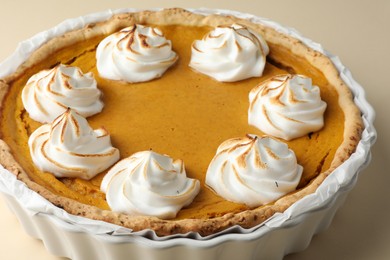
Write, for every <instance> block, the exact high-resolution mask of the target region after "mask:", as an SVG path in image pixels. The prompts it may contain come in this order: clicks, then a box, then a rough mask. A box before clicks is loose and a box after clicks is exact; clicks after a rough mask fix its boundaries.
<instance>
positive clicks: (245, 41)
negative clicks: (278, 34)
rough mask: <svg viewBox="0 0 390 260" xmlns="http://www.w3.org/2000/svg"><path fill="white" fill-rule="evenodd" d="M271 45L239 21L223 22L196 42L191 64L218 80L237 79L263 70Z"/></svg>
mask: <svg viewBox="0 0 390 260" xmlns="http://www.w3.org/2000/svg"><path fill="white" fill-rule="evenodd" d="M268 52H269V48H268V45H267V43H266V41H265V40H264V39H263V37H262V36H261V35H260V34H259V33H257V32H254V31H252V30H250V29H249V28H246V27H244V26H242V25H239V24H233V25H231V26H219V27H216V28H215V29H214V30H212V31H211V32H209V33H208V34H207V35H206V36H205V37H204V38H203V39H202V40H197V41H195V42H194V43H193V44H192V55H191V61H190V64H189V66H190V67H192V68H194V69H195V70H197V71H199V72H201V73H203V74H206V75H208V76H210V77H212V78H214V79H216V80H218V81H225V82H233V81H238V80H243V79H246V78H250V77H260V76H261V75H262V74H263V70H264V66H265V63H266V56H267V54H268Z"/></svg>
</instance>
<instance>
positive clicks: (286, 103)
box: [248, 74, 326, 140]
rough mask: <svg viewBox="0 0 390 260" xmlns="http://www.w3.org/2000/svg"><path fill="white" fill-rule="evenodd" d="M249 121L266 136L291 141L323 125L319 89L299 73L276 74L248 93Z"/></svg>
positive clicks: (324, 105) (324, 106)
mask: <svg viewBox="0 0 390 260" xmlns="http://www.w3.org/2000/svg"><path fill="white" fill-rule="evenodd" d="M249 102H250V106H249V110H248V122H249V124H250V125H253V126H255V127H257V128H258V129H260V130H261V131H263V132H264V133H265V134H267V135H272V136H275V137H279V138H283V139H285V140H291V139H294V138H297V137H301V136H304V135H306V134H308V133H310V132H315V131H318V130H320V129H321V128H322V127H323V126H324V116H323V115H324V111H325V109H326V103H325V102H324V101H322V100H321V96H320V89H319V87H318V86H313V85H312V80H311V79H310V78H308V77H305V76H302V75H290V74H288V75H278V76H274V77H272V78H271V79H269V80H267V81H266V82H264V83H263V84H261V85H259V86H257V87H255V88H254V89H252V90H251V92H250V93H249Z"/></svg>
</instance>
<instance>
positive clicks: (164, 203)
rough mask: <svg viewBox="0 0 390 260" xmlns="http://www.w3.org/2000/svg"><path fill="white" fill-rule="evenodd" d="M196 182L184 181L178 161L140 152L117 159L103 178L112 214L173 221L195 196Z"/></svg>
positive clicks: (182, 168) (184, 175) (184, 173)
mask: <svg viewBox="0 0 390 260" xmlns="http://www.w3.org/2000/svg"><path fill="white" fill-rule="evenodd" d="M199 189H200V184H199V181H198V180H195V179H191V178H187V177H186V172H185V169H184V164H183V162H182V161H181V160H175V161H173V159H172V158H170V157H169V156H167V155H161V154H158V153H155V152H152V151H143V152H138V153H135V154H133V155H132V156H130V157H128V158H126V159H123V160H121V161H120V162H118V163H117V164H116V165H115V166H114V167H112V168H111V169H110V170H109V172H108V173H107V174H106V176H105V177H104V178H103V181H102V184H101V190H102V191H103V192H105V193H106V199H107V203H108V205H109V206H110V207H111V209H112V210H113V211H116V212H121V213H127V214H130V215H147V216H155V217H159V218H162V219H170V218H174V217H175V216H176V214H177V212H178V211H179V210H180V209H181V208H182V207H184V206H187V205H189V204H190V203H191V202H192V201H193V199H194V198H195V196H196V195H197V194H198V193H199Z"/></svg>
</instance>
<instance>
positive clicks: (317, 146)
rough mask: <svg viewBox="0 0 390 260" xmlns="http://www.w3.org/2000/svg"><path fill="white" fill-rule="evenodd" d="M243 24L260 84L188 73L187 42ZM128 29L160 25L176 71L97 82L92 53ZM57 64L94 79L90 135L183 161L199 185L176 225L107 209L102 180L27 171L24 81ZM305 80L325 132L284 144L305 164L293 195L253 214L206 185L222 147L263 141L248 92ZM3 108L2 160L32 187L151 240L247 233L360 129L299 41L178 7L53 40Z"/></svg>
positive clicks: (314, 182) (333, 77)
mask: <svg viewBox="0 0 390 260" xmlns="http://www.w3.org/2000/svg"><path fill="white" fill-rule="evenodd" d="M234 22H237V23H241V24H244V25H246V26H248V27H251V28H252V29H254V30H256V31H258V32H260V33H261V34H262V35H263V36H264V37H265V39H266V40H267V43H268V45H269V47H270V54H269V55H268V57H267V64H266V67H265V70H264V73H263V76H262V77H259V78H250V79H247V80H242V81H239V82H234V83H221V82H217V81H215V80H213V79H211V78H209V77H207V76H205V75H202V74H200V73H197V72H195V71H194V70H192V69H191V68H190V67H189V66H188V63H189V60H190V55H191V44H192V42H193V41H194V40H196V39H201V38H202V37H203V35H205V34H206V33H207V32H209V31H210V30H211V29H212V28H213V27H214V26H217V25H226V24H232V23H234ZM134 23H141V24H146V25H151V26H156V27H158V28H159V29H160V30H161V31H163V33H164V35H165V37H166V38H167V39H169V40H171V41H172V46H173V50H174V51H175V52H176V53H177V54H178V56H179V60H178V61H177V63H176V64H175V65H174V66H173V67H171V68H170V69H168V71H167V72H166V73H165V74H163V75H162V77H161V78H158V79H155V80H152V81H149V82H144V83H132V84H131V83H124V82H119V81H112V80H106V79H103V78H101V77H99V73H98V72H97V70H96V59H95V52H96V47H97V45H98V43H99V42H100V41H101V40H102V39H103V38H104V37H105V36H107V35H109V34H110V33H113V32H116V31H118V30H120V29H122V28H124V27H126V26H130V25H132V24H134ZM59 63H64V64H68V65H72V66H77V67H79V68H81V70H82V71H83V72H84V73H86V72H89V71H91V72H93V74H94V76H95V78H96V80H97V83H98V88H99V89H100V90H101V91H102V92H103V102H104V104H105V105H104V109H103V111H102V112H101V113H99V114H97V115H94V116H92V117H89V118H87V120H88V122H89V124H90V125H91V126H92V127H93V128H98V127H101V126H103V127H104V128H105V129H107V130H108V132H109V133H110V135H111V141H112V144H113V146H114V147H117V148H118V149H119V150H120V153H121V158H126V157H128V156H130V155H131V154H133V153H135V152H138V151H144V150H150V149H151V150H153V151H156V152H158V153H162V154H168V155H169V156H171V157H172V158H180V159H182V160H183V161H184V163H185V167H186V172H187V176H188V177H190V178H196V179H198V180H200V182H201V191H200V193H199V194H198V196H197V197H196V198H195V200H194V202H193V203H192V204H191V205H190V206H188V207H186V208H183V209H182V210H181V211H180V212H179V214H178V216H177V218H176V219H173V220H161V219H158V218H154V217H144V216H128V215H124V214H117V213H115V212H112V211H110V210H109V207H108V205H107V203H106V201H105V195H104V193H102V192H101V191H100V189H99V187H100V183H101V180H102V178H103V176H104V174H105V172H103V173H101V174H99V175H98V176H96V177H95V178H93V179H92V180H90V181H85V180H81V179H77V178H76V179H73V178H61V179H57V178H55V177H54V176H53V175H52V174H50V173H45V172H41V171H39V170H38V169H37V168H36V167H35V166H34V165H33V163H32V160H31V157H30V154H29V149H28V145H27V140H28V137H29V135H30V134H31V133H32V131H34V130H35V129H36V128H38V127H39V126H40V125H41V124H40V123H38V122H35V121H34V120H32V119H30V118H29V115H28V113H27V112H26V111H25V109H24V107H23V104H22V102H21V97H20V96H21V91H22V89H23V87H24V85H25V83H26V82H27V80H28V79H29V77H30V76H32V75H33V74H35V73H37V72H39V71H40V70H42V69H48V68H52V67H53V66H55V65H56V64H59ZM286 73H296V74H303V75H306V76H308V77H311V78H312V79H313V84H315V85H317V86H319V87H320V89H321V98H322V99H323V100H324V101H325V102H326V103H327V110H326V112H325V115H324V118H325V126H324V128H323V129H321V130H320V131H318V132H315V133H312V134H309V135H307V136H303V137H301V138H297V139H294V140H292V141H288V142H286V143H287V144H288V145H289V147H290V149H292V150H293V151H294V152H295V154H296V156H297V159H298V163H299V164H300V165H302V166H303V168H304V171H303V177H302V179H301V181H300V184H299V186H298V189H297V191H296V192H293V193H291V194H289V195H287V196H284V197H283V198H281V199H279V200H277V201H276V202H275V203H271V204H268V205H265V206H261V207H259V208H255V209H250V208H248V207H246V206H245V205H242V204H236V203H232V202H229V201H226V200H225V199H223V198H222V197H219V196H218V195H216V194H215V193H214V192H213V191H212V190H211V189H209V188H208V187H207V186H206V185H205V184H204V179H205V173H206V170H207V167H208V165H209V163H210V161H211V159H212V158H213V156H214V154H215V152H216V149H217V147H218V146H219V144H221V143H222V142H223V141H225V140H227V139H230V138H235V137H242V136H245V135H246V134H256V135H259V136H262V135H263V133H262V132H260V131H259V130H258V129H256V128H254V127H251V126H249V125H248V122H247V111H248V107H249V101H248V93H249V91H250V90H251V89H252V88H254V87H255V86H257V85H259V84H261V83H262V82H264V81H265V80H267V79H268V78H270V77H271V76H274V75H278V74H286ZM0 82H1V83H0V87H1V89H0V91H1V93H2V95H1V96H2V97H3V96H4V98H3V102H2V110H1V123H0V134H1V139H2V140H3V141H4V142H1V144H0V145H1V148H2V155H1V157H0V161H1V163H2V164H4V166H5V167H6V168H7V169H8V170H10V171H11V172H13V173H14V174H16V175H17V176H18V178H19V179H20V180H22V181H24V182H25V183H26V184H27V185H28V186H29V187H30V188H31V189H33V190H35V191H37V192H39V193H40V194H42V195H43V196H44V197H45V198H47V199H48V200H49V201H51V202H52V203H54V204H55V205H57V206H59V207H62V208H64V209H65V210H67V211H68V212H70V213H72V214H76V215H83V216H86V217H89V218H92V219H99V220H104V221H108V222H111V223H115V224H119V225H123V226H126V227H129V228H132V229H133V230H142V229H145V228H150V229H153V230H155V231H156V233H157V234H158V235H167V234H174V233H185V232H188V231H196V232H199V233H200V234H202V235H208V234H212V233H215V232H218V231H220V230H223V229H225V228H227V227H229V226H232V225H235V224H239V225H241V226H243V227H252V226H254V225H256V224H258V223H261V222H262V221H264V220H265V219H267V218H268V217H270V216H272V215H273V214H274V213H275V212H281V211H283V210H285V209H286V208H288V207H289V206H290V205H291V204H292V203H293V202H295V201H296V200H298V199H300V198H302V197H303V196H304V195H306V194H309V193H312V192H313V191H315V189H316V187H318V185H319V184H320V183H321V182H322V181H323V179H324V178H325V177H326V176H327V175H328V174H330V173H331V172H332V170H333V169H334V168H336V167H337V166H338V165H339V164H340V163H341V162H342V161H344V160H345V159H347V158H348V157H349V155H350V154H351V153H352V152H353V151H354V149H355V146H356V144H357V142H358V140H359V136H360V131H361V128H362V124H361V121H360V116H359V111H358V110H357V108H356V107H355V106H354V105H353V102H352V97H351V93H350V92H349V90H348V88H347V87H346V86H345V85H344V83H343V82H342V81H341V80H340V79H339V77H338V73H337V71H336V70H335V68H334V67H333V65H332V64H331V62H330V60H329V59H328V58H326V57H325V56H323V55H322V54H320V53H317V52H315V51H313V50H311V49H309V48H307V47H306V46H304V45H303V44H302V43H301V42H299V41H298V40H295V39H293V38H290V37H288V36H285V35H281V34H280V33H278V32H276V31H275V30H273V29H271V28H267V27H264V26H261V25H256V24H252V23H250V22H248V21H246V20H241V19H238V18H235V17H223V16H217V15H212V16H207V17H204V16H202V15H197V14H193V13H190V12H188V11H185V10H182V9H168V10H163V11H159V12H140V13H129V14H120V15H116V16H114V17H113V18H111V19H110V20H108V21H106V22H102V23H97V24H92V25H89V26H87V27H85V28H83V29H81V30H77V31H72V32H69V33H67V34H66V35H64V36H62V37H59V38H55V39H53V40H51V41H50V42H48V43H46V44H45V45H43V46H42V47H41V48H40V49H38V50H37V51H36V52H35V53H34V54H33V55H32V56H31V58H30V59H29V60H28V61H27V62H26V63H25V64H24V65H23V66H22V67H21V68H19V69H18V71H16V72H15V73H14V74H13V75H11V76H9V77H7V78H5V79H3V80H2V81H0Z"/></svg>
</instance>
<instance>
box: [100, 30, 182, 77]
mask: <svg viewBox="0 0 390 260" xmlns="http://www.w3.org/2000/svg"><path fill="white" fill-rule="evenodd" d="M177 59H178V57H177V55H176V53H175V52H174V51H172V44H171V41H169V40H167V39H166V38H165V37H164V35H163V33H162V32H161V31H160V30H159V29H157V28H153V27H147V26H143V25H139V24H135V25H133V26H130V27H127V28H124V29H122V30H121V31H119V32H117V33H114V34H111V35H109V36H108V37H106V38H105V39H103V40H102V41H101V42H100V44H99V45H98V47H97V50H96V60H97V62H96V66H97V69H98V71H99V74H100V76H102V77H103V78H107V79H111V80H123V81H127V82H143V81H149V80H152V79H154V78H158V77H161V75H162V74H163V73H164V72H165V71H166V70H167V69H168V68H169V67H170V66H172V65H173V64H174V63H175V62H176V60H177Z"/></svg>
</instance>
